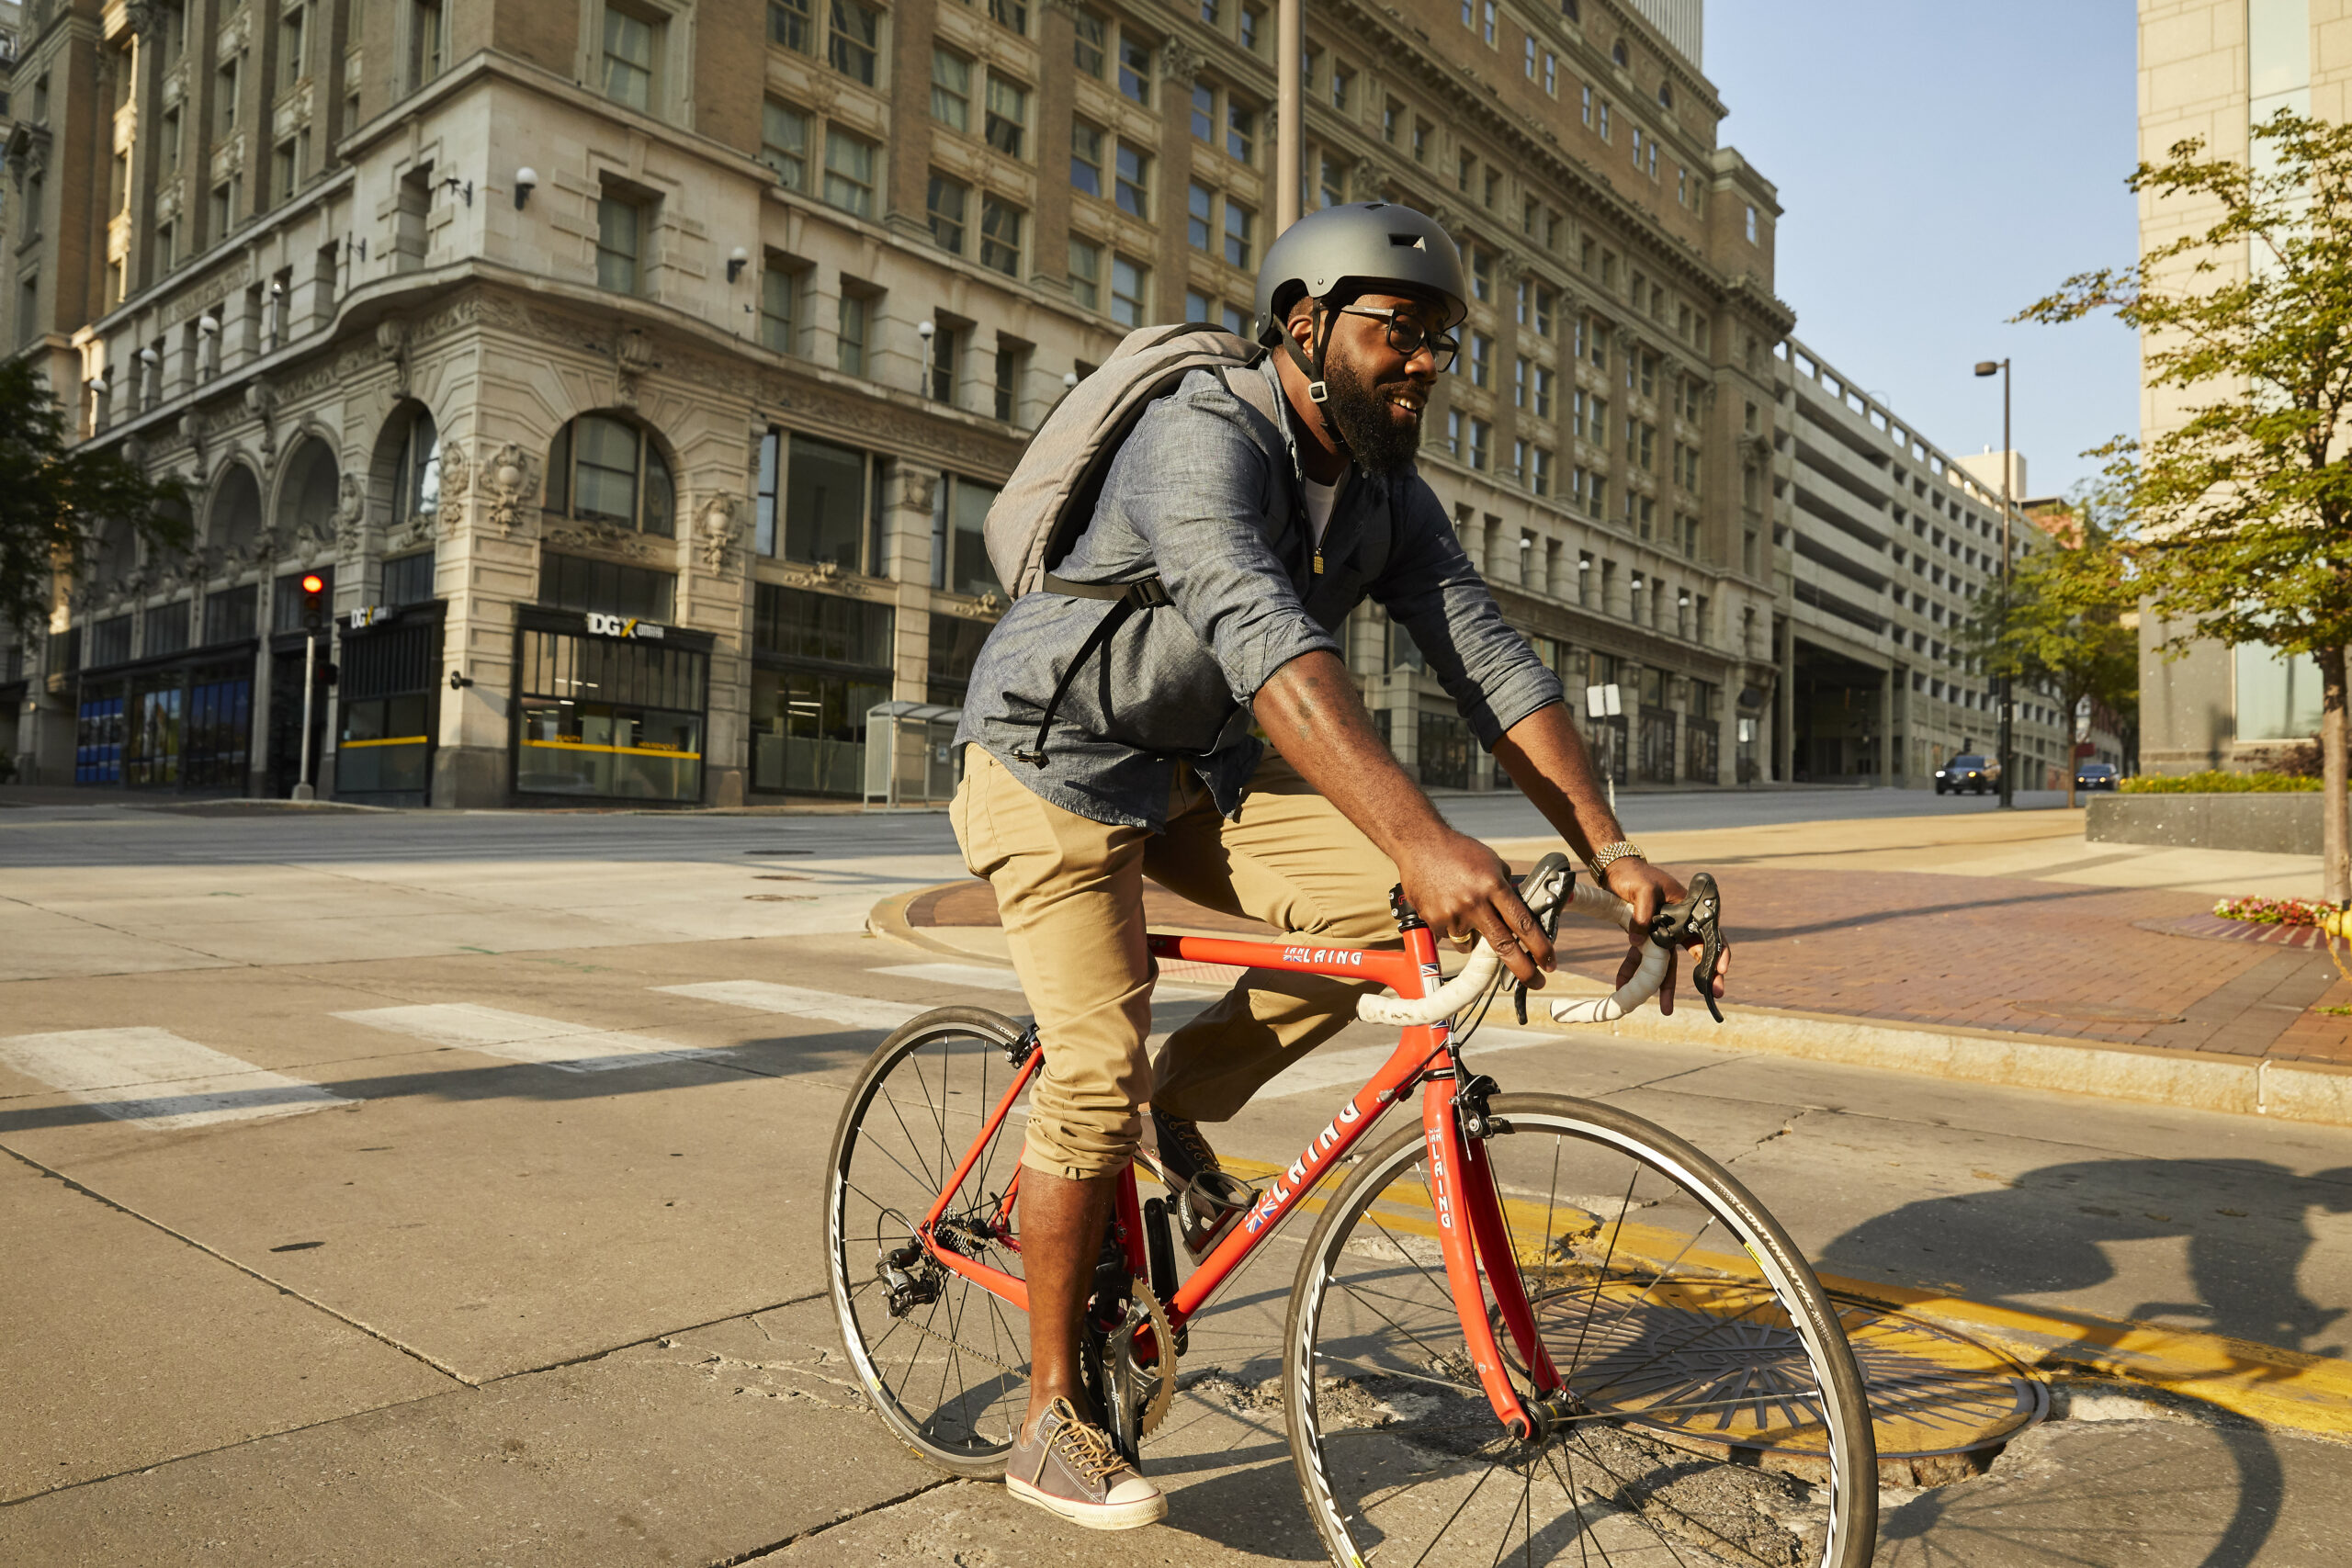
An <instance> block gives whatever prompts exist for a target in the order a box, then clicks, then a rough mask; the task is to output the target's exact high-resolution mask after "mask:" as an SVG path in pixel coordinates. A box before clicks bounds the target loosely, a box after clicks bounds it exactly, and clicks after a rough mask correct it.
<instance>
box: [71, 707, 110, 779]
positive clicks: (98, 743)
mask: <svg viewBox="0 0 2352 1568" xmlns="http://www.w3.org/2000/svg"><path fill="white" fill-rule="evenodd" d="M121 782H122V685H121V683H120V682H107V683H106V684H104V685H90V686H85V687H83V688H82V701H81V704H80V707H79V711H78V712H77V713H76V714H75V716H74V783H75V784H120V783H121Z"/></svg>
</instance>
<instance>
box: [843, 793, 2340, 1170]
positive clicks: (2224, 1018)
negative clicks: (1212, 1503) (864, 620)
mask: <svg viewBox="0 0 2352 1568" xmlns="http://www.w3.org/2000/svg"><path fill="white" fill-rule="evenodd" d="M2082 820H2083V813H2082V812H2080V811H2073V812H2065V811H2043V812H2035V813H2032V814H2030V815H2025V814H1998V815H1979V816H1972V817H1964V818H1951V817H1935V818H1881V819H1877V820H1869V821H1850V820H1849V821H1838V822H1819V823H1792V824H1785V825H1779V826H1772V827H1761V828H1744V829H1710V830H1706V831H1699V832H1684V833H1668V834H1660V835H1657V836H1655V837H1653V838H1651V839H1650V840H1648V841H1647V844H1646V847H1647V848H1648V850H1649V851H1650V852H1651V853H1652V855H1653V856H1654V857H1655V858H1656V859H1657V860H1658V861H1659V862H1660V863H1662V864H1667V865H1669V866H1672V867H1674V868H1676V869H1677V870H1678V871H1680V872H1682V873H1683V874H1689V873H1690V872H1692V871H1695V870H1698V869H1702V868H1704V869H1709V870H1713V872H1714V873H1715V874H1716V876H1717V878H1718V880H1719V881H1720V883H1721V884H1722V886H1723V890H1724V908H1725V909H1726V911H1727V917H1728V919H1729V922H1730V926H1731V930H1732V931H1733V934H1734V938H1735V941H1736V947H1737V953H1736V958H1735V960H1734V974H1735V976H1736V984H1735V988H1734V991H1733V998H1734V1005H1733V1007H1732V1008H1731V1009H1730V1010H1728V1013H1727V1021H1726V1022H1725V1023H1724V1024H1722V1025H1717V1024H1715V1023H1713V1021H1710V1020H1709V1019H1707V1018H1706V1016H1705V1015H1704V1013H1703V1011H1702V1010H1692V1009H1690V1008H1688V1007H1686V1008H1684V1009H1682V1010H1679V1011H1678V1012H1677V1013H1676V1014H1675V1015H1674V1016H1673V1017H1671V1018H1664V1017H1661V1016H1659V1015H1658V1014H1657V1012H1656V1011H1654V1010H1648V1009H1645V1010H1642V1011H1641V1012H1639V1013H1637V1014H1636V1015H1634V1017H1632V1018H1628V1019H1626V1020H1623V1021H1620V1022H1619V1023H1617V1024H1615V1025H1613V1026H1611V1028H1612V1031H1613V1032H1617V1033H1620V1034H1623V1035H1628V1036H1632V1037H1635V1038H1658V1039H1673V1040H1681V1041H1689V1042H1691V1043H1713V1044H1715V1045H1719V1046H1723V1047H1725V1048H1730V1049H1736V1050H1739V1049H1745V1050H1761V1051H1770V1052H1774V1053H1776V1054H1782V1055H1800V1056H1806V1057H1811V1058H1814V1059H1817V1060H1829V1061H1840V1062H1848V1063H1852V1064H1854V1065H1858V1066H1875V1067H1886V1068H1893V1069H1895V1070H1900V1071H1908V1072H1920V1073H1927V1074H1930V1075H1933V1076H1936V1077H1955V1078H1962V1079H1968V1080H1971V1081H1977V1082H1990V1083H2007V1084H2012V1085H2018V1086H2020V1087H2030V1088H2042V1089H2064V1090H2068V1091H2073V1092H2080V1093H2092V1094H2104V1095H2109V1096H2112V1097H2116V1098H2120V1099H2127V1100H2147V1101H2152V1102H2155V1103H2162V1104H2177V1105H2190V1106H2196V1107H2199V1108H2202V1109H2209V1110H2226V1111H2245V1112H2251V1113H2256V1114H2263V1115H2273V1116H2279V1117H2284V1118H2288V1119H2291V1120H2297V1121H2316V1122H2329V1123H2333V1124H2338V1125H2352V1016H2347V1015H2346V1014H2339V1013H2329V1012H2326V1011H2324V1010H2322V1009H2324V1008H2326V1007H2328V1006H2331V1005H2334V1006H2344V1005H2346V1004H2347V1003H2352V984H2347V983H2346V981H2345V980H2344V979H2343V978H2342V976H2341V975H2340V974H2339V973H2338V971H2337V969H2336V968H2335V964H2333V963H2332V962H2331V960H2330V958H2329V957H2328V955H2327V954H2326V953H2324V951H2322V950H2318V949H2314V948H2312V947H2308V946H2303V945H2298V944H2291V943H2285V942H2246V941H2241V940H2223V939H2234V938H2238V937H2241V936H2245V935H2248V934H2267V933H2252V932H2249V931H2247V930H2246V929H2245V928H2244V927H2242V926H2240V925H2238V924H2236V923H2235V922H2219V921H2215V920H2213V919H2211V914H2210V912H2211V907H2212V902H2213V899H2214V897H2217V896H2221V895H2224V894H2245V893H2262V894H2266V895H2269V896H2273V897H2278V896H2308V895H2309V894H2310V893H2311V892H2312V891H2315V887H2316V883H2317V878H2318V866H2317V862H2316V857H2310V856H2290V855H2268V856H2256V855H2220V854H2216V853H2212V852H2203V851H2194V850H2172V849H2160V848H2154V847H2143V846H2134V845H2115V846H2107V845H2102V846H2098V852H2095V853H2094V852H2087V851H2088V850H2089V848H2090V847H2089V846H2086V845H2085V844H2084V843H2083V841H2082V839H2081V833H2082ZM1496 847H1497V848H1498V850H1500V851H1501V852H1504V853H1505V854H1506V855H1507V856H1509V857H1510V858H1511V859H1512V860H1513V861H1514V863H1519V864H1521V865H1523V864H1525V863H1529V862H1531V861H1532V860H1533V859H1534V858H1535V857H1536V856H1537V855H1538V854H1541V853H1543V852H1546V851H1548V850H1550V849H1552V848H1554V847H1555V845H1553V844H1552V843H1550V842H1548V841H1545V840H1498V841H1497V843H1496ZM1146 908H1147V911H1148V916H1149V918H1150V919H1151V920H1152V921H1153V923H1154V924H1155V925H1156V926H1161V927H1165V928H1170V929H1182V930H1195V931H1216V932H1219V933H1221V934H1237V933H1249V934H1256V935H1266V936H1271V935H1272V931H1271V930H1270V929H1269V928H1267V927H1264V926H1261V925H1260V924H1258V923H1257V922H1255V921H1252V920H1248V919H1241V918H1238V917H1234V916H1229V915H1226V914H1222V913H1219V912H1217V911H1215V910H1209V909H1204V908H1199V907H1198V906H1195V905H1192V904H1188V903H1186V902H1184V901H1183V900H1181V899H1178V898H1176V897H1173V896H1172V895H1170V894H1167V893H1165V892H1164V891H1162V890H1159V889H1158V888H1153V889H1152V890H1151V891H1150V893H1149V894H1148V897H1147V900H1146ZM873 925H874V927H875V929H876V930H877V931H885V932H887V933H888V934H892V935H897V936H900V937H902V938H905V939H908V940H911V941H914V942H917V943H919V944H922V945H927V946H931V947H933V948H937V949H940V950H942V951H952V952H957V953H966V954H970V955H973V956H980V957H988V958H992V959H994V960H996V961H999V962H1001V961H1002V960H1003V951H1004V950H1003V945H1002V940H1001V933H999V932H998V931H996V929H995V927H996V910H995V903H994V898H993V897H992V895H991V894H990V892H989V889H988V888H987V886H985V885H983V884H980V883H978V882H965V883H951V884H943V885H941V886H937V887H934V888H931V889H927V890H923V891H920V892H916V893H913V894H910V895H902V896H900V897H896V898H892V899H887V900H885V901H884V902H883V903H882V904H881V905H879V906H877V907H876V912H875V915H874V918H873ZM1561 935H1562V942H1561V949H1560V953H1561V963H1562V972H1561V974H1560V975H1559V976H1556V977H1555V986H1566V987H1568V990H1569V994H1580V993H1584V992H1590V991H1596V990H1599V989H1602V988H1604V982H1605V980H1606V978H1607V977H1608V976H1610V975H1611V973H1613V971H1614V968H1615V965H1616V963H1617V960H1618V957H1619V956H1620V955H1621V954H1622V952H1623V947H1622V944H1621V943H1620V942H1617V941H1616V940H1615V939H1613V938H1612V937H1611V936H1610V935H1609V934H1607V933H1604V932H1601V931H1597V930H1594V929H1590V928H1577V927H1571V928H1568V929H1566V930H1564V931H1562V933H1561Z"/></svg>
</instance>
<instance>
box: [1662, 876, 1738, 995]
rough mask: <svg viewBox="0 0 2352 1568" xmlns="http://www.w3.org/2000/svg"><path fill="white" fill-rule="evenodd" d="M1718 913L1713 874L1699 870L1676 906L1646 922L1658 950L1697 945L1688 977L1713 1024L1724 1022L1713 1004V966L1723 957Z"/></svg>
mask: <svg viewBox="0 0 2352 1568" xmlns="http://www.w3.org/2000/svg"><path fill="white" fill-rule="evenodd" d="M1722 914H1723V895H1722V894H1721V893H1720V892H1718V891H1717V889H1716V887H1715V878H1714V874H1713V873H1712V872H1704V871H1702V872H1700V873H1698V874H1695V875H1693V876H1692V877H1691V891H1690V892H1688V893H1687V894H1685V895H1683V897H1682V901H1681V902H1680V903H1679V904H1668V906H1667V907H1666V908H1663V909H1660V910H1659V911H1658V912H1657V915H1656V916H1654V917H1653V918H1652V919H1651V920H1650V940H1651V941H1652V942H1657V944H1658V945H1659V946H1661V947H1667V948H1682V947H1688V946H1690V945H1691V943H1692V942H1697V943H1698V944H1699V946H1700V953H1699V962H1698V964H1696V965H1695V966H1694V967H1693V968H1692V969H1691V981H1692V982H1693V983H1694V984H1695V985H1696V986H1697V987H1699V999H1700V1000H1701V1001H1702V1002H1704V1003H1706V1004H1707V1011H1708V1012H1709V1014H1711V1015H1712V1016H1713V1019H1714V1021H1716V1022H1717V1023H1721V1022H1722V1021H1724V1010H1723V1009H1721V1008H1719V1007H1717V1006H1716V1005H1715V965H1716V964H1719V963H1720V962H1722V960H1723V955H1724V933H1723V926H1722V923H1721V919H1720V917H1721V916H1722Z"/></svg>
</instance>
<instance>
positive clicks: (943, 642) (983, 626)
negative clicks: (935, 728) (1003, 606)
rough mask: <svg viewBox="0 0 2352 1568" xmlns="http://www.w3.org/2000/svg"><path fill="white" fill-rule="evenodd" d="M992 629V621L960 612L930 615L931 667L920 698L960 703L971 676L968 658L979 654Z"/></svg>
mask: <svg viewBox="0 0 2352 1568" xmlns="http://www.w3.org/2000/svg"><path fill="white" fill-rule="evenodd" d="M994 629H995V626H994V623H992V622H989V621H975V620H968V619H967V618H966V617H964V616H962V615H933V616H932V617H931V668H930V671H928V674H929V679H928V681H927V682H925V685H924V689H923V700H924V701H926V702H931V703H936V704H938V705H940V706H941V707H951V708H959V707H962V706H963V705H964V694H965V692H966V691H967V688H968V687H969V685H970V682H971V679H972V661H973V660H976V659H978V658H979V656H980V645H981V644H982V643H984V642H986V641H988V639H989V632H991V631H993V630H994Z"/></svg>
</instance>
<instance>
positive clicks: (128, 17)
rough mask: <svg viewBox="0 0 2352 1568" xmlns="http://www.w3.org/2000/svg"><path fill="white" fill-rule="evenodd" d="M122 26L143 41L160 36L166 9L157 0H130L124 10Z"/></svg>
mask: <svg viewBox="0 0 2352 1568" xmlns="http://www.w3.org/2000/svg"><path fill="white" fill-rule="evenodd" d="M122 25H123V26H124V27H126V28H130V30H131V31H132V32H134V33H136V34H138V35H139V36H140V37H141V39H144V38H146V37H148V36H149V35H150V34H160V33H161V31H162V28H163V25H164V7H163V6H160V5H158V4H156V0H130V4H129V5H127V6H124V7H123V8H122Z"/></svg>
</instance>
